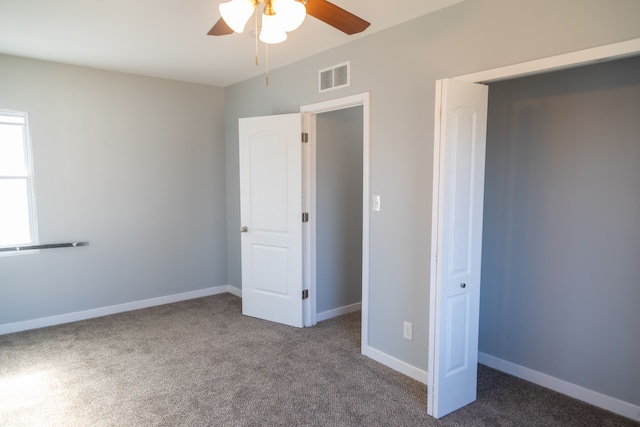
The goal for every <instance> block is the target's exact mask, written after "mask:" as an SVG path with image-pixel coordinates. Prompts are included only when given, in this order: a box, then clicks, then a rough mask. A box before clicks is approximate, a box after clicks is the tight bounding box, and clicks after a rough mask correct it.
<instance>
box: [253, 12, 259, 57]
mask: <svg viewBox="0 0 640 427" xmlns="http://www.w3.org/2000/svg"><path fill="white" fill-rule="evenodd" d="M253 16H255V28H256V30H255V33H256V65H258V11H256V12H255V13H254V14H253Z"/></svg>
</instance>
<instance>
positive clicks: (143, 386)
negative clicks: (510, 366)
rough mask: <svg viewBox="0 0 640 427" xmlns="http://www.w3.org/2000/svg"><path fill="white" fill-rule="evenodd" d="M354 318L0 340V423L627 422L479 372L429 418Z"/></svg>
mask: <svg viewBox="0 0 640 427" xmlns="http://www.w3.org/2000/svg"><path fill="white" fill-rule="evenodd" d="M359 316H360V315H359V313H354V314H350V315H346V316H342V317H339V318H335V319H331V320H327V321H325V322H322V323H319V324H318V325H317V326H315V327H313V328H306V329H295V328H290V327H287V326H281V325H276V324H273V323H269V322H265V321H261V320H258V319H253V318H249V317H244V316H242V315H241V300H240V299H239V298H237V297H235V296H233V295H230V294H223V295H217V296H213V297H207V298H199V299H195V300H190V301H185V302H180V303H175V304H169V305H164V306H159V307H154V308H149V309H144V310H137V311H132V312H128V313H122V314H117V315H113V316H106V317H102V318H97V319H91V320H86V321H81V322H76V323H71V324H66V325H60V326H54V327H49V328H43V329H38V330H32V331H25V332H19V333H15V334H9V335H3V336H0V425H1V426H160V425H161V426H431V425H433V426H460V425H465V426H466V425H469V426H514V425H531V426H533V425H536V426H568V425H575V426H632V425H638V423H634V422H633V421H631V420H628V419H625V418H621V417H618V416H616V415H614V414H611V413H609V412H606V411H603V410H600V409H598V408H594V407H592V406H590V405H587V404H585V403H582V402H579V401H576V400H574V399H570V398H568V397H565V396H562V395H560V394H557V393H555V392H552V391H549V390H546V389H544V388H542V387H538V386H536V385H533V384H530V383H527V382H525V381H522V380H520V379H517V378H514V377H512V376H509V375H506V374H503V373H500V372H498V371H495V370H493V369H490V368H487V367H485V366H482V365H481V366H480V369H479V380H478V400H477V401H476V402H475V403H473V404H471V405H469V406H467V407H465V408H463V409H461V410H459V411H457V412H455V413H453V414H450V415H448V416H446V417H444V418H442V419H440V420H435V419H433V418H430V417H428V416H427V415H426V387H425V386H424V385H423V384H420V383H418V382H416V381H414V380H411V379H409V378H407V377H405V376H404V375H402V374H399V373H397V372H395V371H393V370H391V369H389V368H387V367H385V366H383V365H380V364H379V363H377V362H374V361H372V360H370V359H367V358H366V357H363V356H361V355H360V354H359V345H360V317H359Z"/></svg>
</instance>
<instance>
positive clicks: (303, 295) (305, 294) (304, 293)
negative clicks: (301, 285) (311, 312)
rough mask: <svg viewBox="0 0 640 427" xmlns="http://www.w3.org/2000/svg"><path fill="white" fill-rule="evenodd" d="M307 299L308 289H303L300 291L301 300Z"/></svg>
mask: <svg viewBox="0 0 640 427" xmlns="http://www.w3.org/2000/svg"><path fill="white" fill-rule="evenodd" d="M307 298H309V289H305V290H303V291H302V299H307Z"/></svg>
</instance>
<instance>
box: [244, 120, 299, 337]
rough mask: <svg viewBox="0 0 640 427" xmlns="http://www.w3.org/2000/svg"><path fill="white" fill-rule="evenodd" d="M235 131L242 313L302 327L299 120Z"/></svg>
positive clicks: (250, 123)
mask: <svg viewBox="0 0 640 427" xmlns="http://www.w3.org/2000/svg"><path fill="white" fill-rule="evenodd" d="M239 126H240V129H239V131H240V147H239V148H240V217H241V226H242V228H241V230H239V232H241V235H242V237H241V254H242V313H243V314H245V315H247V316H252V317H258V318H261V319H265V320H270V321H273V322H278V323H284V324H287V325H291V326H296V327H302V326H303V324H302V144H301V141H300V135H301V115H300V114H299V113H296V114H286V115H279V116H267V117H253V118H246V119H240V121H239Z"/></svg>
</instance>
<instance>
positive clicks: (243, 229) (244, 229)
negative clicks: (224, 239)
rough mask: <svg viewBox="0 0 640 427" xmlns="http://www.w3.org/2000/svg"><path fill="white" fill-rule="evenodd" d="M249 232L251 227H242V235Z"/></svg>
mask: <svg viewBox="0 0 640 427" xmlns="http://www.w3.org/2000/svg"><path fill="white" fill-rule="evenodd" d="M248 231H249V227H247V226H246V225H243V226H242V227H240V232H241V233H247V232H248Z"/></svg>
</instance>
